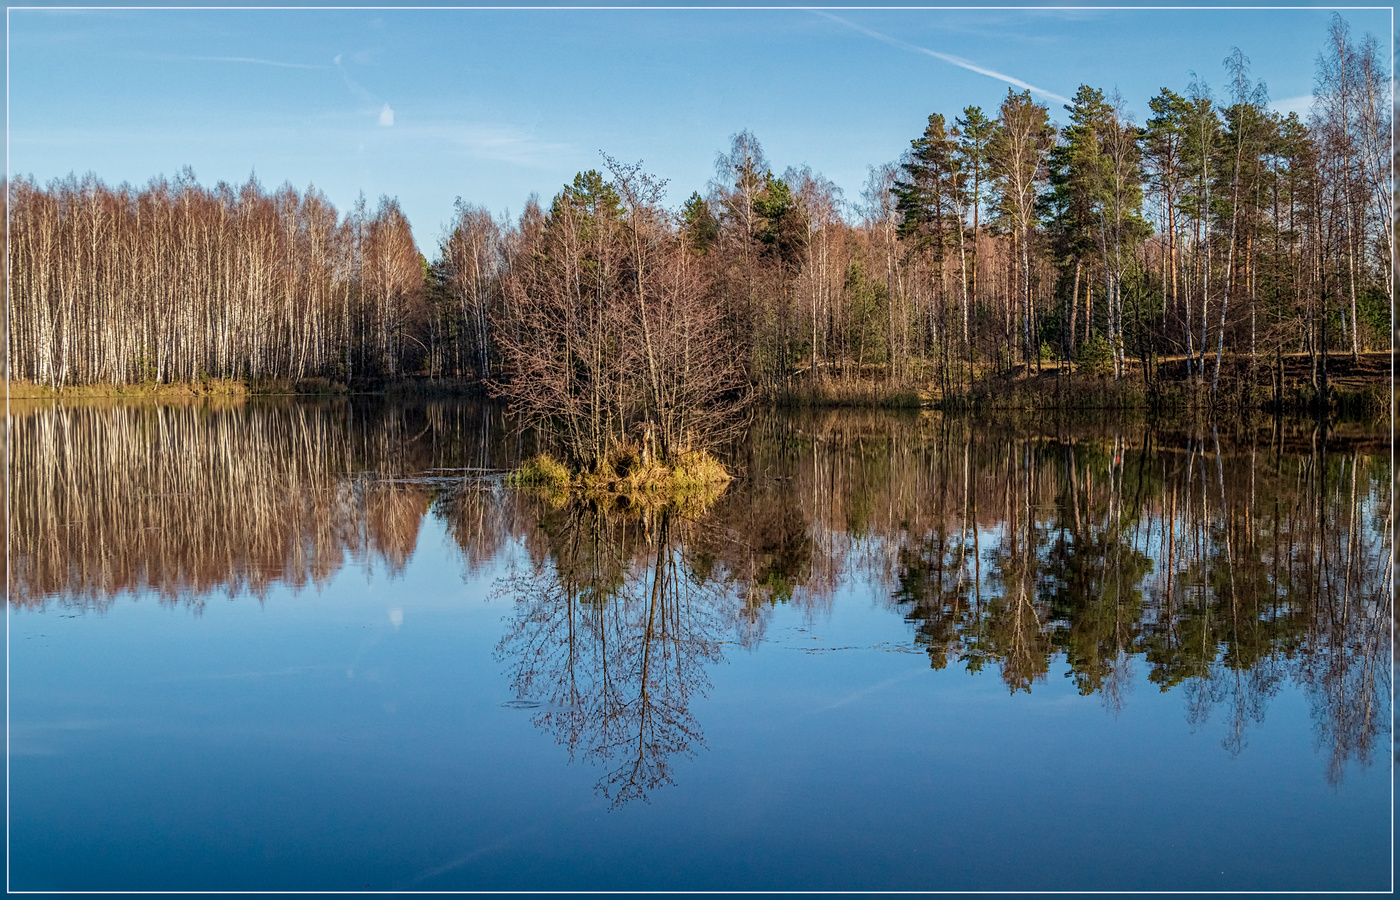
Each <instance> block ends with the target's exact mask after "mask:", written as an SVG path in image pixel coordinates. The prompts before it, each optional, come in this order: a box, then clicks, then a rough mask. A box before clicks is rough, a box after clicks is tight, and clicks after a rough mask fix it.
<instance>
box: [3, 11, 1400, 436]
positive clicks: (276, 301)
mask: <svg viewBox="0 0 1400 900" xmlns="http://www.w3.org/2000/svg"><path fill="white" fill-rule="evenodd" d="M1388 72H1389V64H1388V61H1387V60H1386V58H1385V56H1384V51H1383V50H1382V48H1381V45H1380V44H1379V43H1378V42H1377V40H1376V39H1375V38H1374V37H1372V36H1366V37H1364V38H1361V39H1357V38H1355V37H1354V36H1352V35H1351V34H1350V32H1349V30H1348V27H1347V25H1346V23H1345V21H1344V20H1342V19H1341V18H1340V17H1337V18H1334V20H1333V22H1332V26H1331V28H1330V30H1329V32H1328V34H1327V35H1326V37H1325V41H1324V42H1323V46H1322V49H1321V51H1320V53H1319V55H1318V58H1317V61H1316V89H1315V96H1314V103H1313V106H1312V111H1311V113H1310V114H1309V116H1308V117H1307V118H1306V119H1300V118H1299V117H1297V116H1296V115H1293V114H1290V115H1288V116H1282V115H1279V114H1278V113H1275V112H1272V111H1271V110H1270V109H1269V106H1268V97H1267V94H1266V90H1265V86H1264V84H1263V83H1262V82H1260V81H1257V80H1255V79H1254V78H1253V77H1252V76H1251V73H1250V69H1249V63H1248V60H1247V59H1246V58H1245V57H1244V56H1243V55H1242V54H1241V53H1240V52H1239V51H1238V50H1237V51H1235V52H1234V53H1232V54H1231V55H1230V57H1229V58H1227V59H1226V60H1225V61H1224V72H1223V75H1224V78H1223V84H1222V86H1221V87H1220V88H1219V89H1218V92H1215V93H1213V92H1212V89H1211V88H1210V87H1209V86H1208V85H1207V84H1206V82H1205V81H1204V80H1201V79H1199V78H1198V79H1194V80H1192V81H1191V82H1190V83H1189V84H1188V85H1186V87H1185V90H1184V91H1183V92H1178V91H1175V90H1170V89H1167V88H1163V89H1162V90H1161V91H1160V92H1159V93H1158V94H1157V95H1156V96H1154V97H1152V98H1151V99H1150V100H1149V101H1148V105H1147V114H1146V117H1145V119H1143V120H1141V121H1136V120H1135V119H1134V116H1133V114H1132V112H1130V110H1129V108H1128V105H1127V102H1126V101H1125V100H1124V99H1123V98H1121V97H1118V96H1107V95H1105V94H1104V92H1103V91H1101V90H1099V89H1096V88H1092V87H1090V86H1087V85H1085V86H1081V87H1080V88H1079V90H1078V92H1077V93H1076V94H1075V96H1074V98H1073V102H1072V104H1070V105H1069V106H1067V107H1065V108H1064V109H1063V110H1051V109H1049V108H1047V106H1046V105H1043V104H1040V103H1037V102H1035V100H1034V99H1033V98H1032V96H1031V95H1030V94H1029V93H1028V92H1021V93H1017V92H1015V91H1014V90H1012V91H1008V93H1007V95H1006V98H1005V99H1004V100H1003V102H1002V104H1001V106H1000V107H999V108H997V109H993V110H983V109H980V108H978V107H976V106H968V107H966V108H965V109H963V110H961V112H956V113H948V114H945V113H935V114H933V115H931V116H929V119H928V124H927V127H926V128H925V130H924V131H923V133H922V134H920V135H915V136H913V137H912V140H911V144H910V147H909V149H908V150H907V151H906V152H905V154H904V156H903V157H902V158H901V159H900V160H899V161H896V162H890V163H887V164H884V165H880V166H874V167H872V168H871V171H870V176H869V180H868V183H867V185H866V186H865V189H864V191H863V192H862V194H861V196H860V197H859V198H848V197H845V196H843V195H842V192H841V191H840V189H839V188H837V187H836V186H835V185H833V184H832V183H831V182H830V181H829V180H827V179H826V178H824V177H823V176H821V175H820V174H819V173H816V172H814V171H811V170H810V169H809V168H807V167H788V168H787V169H786V170H784V171H782V172H781V174H778V170H777V169H775V167H774V165H773V164H772V163H770V161H769V160H768V159H767V157H766V156H765V154H764V152H763V149H762V147H761V146H760V144H759V142H758V140H757V139H756V138H755V137H754V135H753V134H751V133H750V132H749V131H742V132H740V133H738V134H737V135H735V136H734V137H733V139H732V142H731V145H730V147H729V148H728V149H727V150H725V151H723V152H720V153H719V154H718V155H717V162H716V172H715V177H714V179H713V180H712V181H711V182H710V183H709V184H708V185H706V186H704V191H703V193H702V192H701V191H699V190H697V191H695V192H694V193H691V194H690V196H689V198H688V199H687V200H686V201H685V202H684V203H683V204H681V205H680V206H679V208H667V207H666V206H665V205H664V203H663V198H664V196H665V194H666V188H667V184H666V182H665V181H664V180H662V179H659V178H657V177H656V176H653V175H650V174H647V173H646V172H644V171H643V170H642V169H641V167H640V165H626V164H623V163H619V162H618V161H616V160H613V159H611V158H607V157H604V160H603V165H602V166H600V171H587V172H582V173H580V174H579V175H578V176H577V177H576V178H575V179H574V180H573V182H572V183H571V184H569V185H567V186H565V187H564V188H563V189H562V190H561V191H559V192H558V193H557V194H556V195H555V196H554V197H553V198H552V200H550V201H549V202H548V203H547V204H546V203H541V202H539V201H537V200H536V199H535V198H534V197H532V198H531V199H530V200H529V201H528V202H527V203H526V204H525V206H524V211H523V212H522V213H521V214H520V216H519V217H518V218H516V219H513V220H510V221H504V220H499V219H497V218H495V217H493V216H492V215H491V214H489V213H488V212H487V211H485V210H483V209H481V208H479V207H476V206H473V205H471V204H470V203H465V202H462V201H460V200H459V201H458V207H457V214H456V217H455V219H454V221H453V222H452V223H451V225H450V226H449V227H448V228H447V229H446V232H445V234H443V235H442V237H441V239H440V241H439V242H438V246H437V247H436V248H435V250H433V251H432V257H433V258H432V259H431V260H429V259H428V258H427V257H426V256H425V255H424V253H423V252H422V250H421V249H420V247H419V245H418V244H417V243H416V242H415V238H414V236H413V235H412V233H411V231H410V228H409V224H408V222H407V220H406V219H405V217H404V216H403V214H402V212H401V211H400V209H399V207H398V205H397V204H396V202H395V201H394V200H392V199H389V198H384V199H382V200H381V201H380V202H379V204H378V205H377V206H375V207H371V206H369V205H368V204H367V203H366V202H365V201H364V199H363V197H362V198H361V199H360V201H359V202H358V203H357V204H355V205H354V206H353V207H352V208H351V209H350V210H348V212H346V213H344V214H342V213H340V212H338V211H337V210H336V209H335V208H334V207H333V206H332V205H331V204H330V203H329V202H328V201H327V199H326V198H325V197H324V195H322V194H321V193H319V192H318V191H317V190H316V189H315V188H308V189H307V190H306V191H304V192H299V191H297V190H296V189H294V188H293V187H291V186H290V185H286V186H283V187H281V188H279V189H278V190H276V191H272V192H269V191H268V190H266V189H265V188H263V187H262V186H261V185H260V184H259V183H258V182H257V181H256V180H250V181H249V182H248V183H247V184H245V185H243V186H241V187H234V186H229V185H227V184H219V185H217V186H215V187H213V188H207V187H203V186H201V185H200V184H199V183H197V182H196V180H195V178H194V175H193V173H190V172H189V171H188V170H187V171H186V172H185V173H183V174H182V175H180V176H179V177H177V178H175V179H174V180H173V181H172V180H167V179H164V178H161V179H156V180H154V181H152V182H151V183H149V184H148V185H146V186H144V187H141V188H132V187H130V186H127V185H122V186H120V187H116V188H112V187H110V186H108V185H106V184H104V183H102V182H101V181H100V180H99V179H97V178H96V177H95V176H91V175H89V176H87V177H85V178H82V179H78V178H75V177H69V178H68V179H65V180H60V181H55V182H51V183H49V184H48V185H46V186H40V185H38V184H36V183H35V182H33V181H32V180H26V179H23V178H20V179H17V180H15V181H13V182H12V183H11V184H10V186H9V189H8V197H7V201H8V204H9V217H10V252H9V267H10V268H9V274H10V286H11V294H10V296H11V299H12V307H11V311H10V325H11V329H10V334H9V341H8V345H7V353H8V361H9V366H10V373H11V376H12V377H14V378H18V379H25V380H29V381H33V382H36V383H40V384H45V385H51V386H64V385H76V384H92V383H117V384H125V383H132V382H142V381H154V382H168V381H194V380H198V379H202V378H210V377H217V378H228V379H244V380H257V379H263V378H285V379H292V380H299V379H305V378H311V377H318V378H326V379H331V380H335V381H339V382H343V383H347V384H352V385H364V384H372V383H375V382H382V381H383V380H385V379H394V378H399V377H403V376H409V375H416V376H420V377H421V376H427V377H432V378H444V377H450V378H465V379H481V380H487V381H490V382H491V383H494V384H496V385H498V388H500V389H504V390H507V391H509V392H510V396H511V398H512V399H513V401H514V402H515V403H516V405H517V407H518V408H519V409H520V410H521V411H522V412H525V413H526V414H527V415H533V416H535V417H536V418H538V417H542V416H546V415H548V416H551V417H557V418H558V419H559V420H560V422H561V429H562V431H563V433H564V434H565V437H566V442H567V444H568V446H569V447H570V448H571V452H573V453H574V454H575V455H577V456H589V455H596V449H595V448H596V447H597V446H599V445H600V444H604V443H606V442H607V441H609V440H614V439H617V438H618V436H619V435H621V434H624V433H628V432H629V430H631V429H633V428H634V427H635V426H636V424H637V423H638V422H645V423H647V425H648V427H651V428H655V429H657V430H658V432H659V438H660V439H661V440H662V442H663V443H666V442H670V443H679V444H685V443H687V442H688V441H689V439H690V436H691V435H693V434H694V433H696V432H705V431H707V430H709V429H711V428H712V427H713V426H714V424H715V417H714V416H712V415H707V414H706V413H705V412H703V411H705V410H710V409H713V408H714V407H715V405H716V403H717V402H718V401H719V400H720V399H725V400H726V401H734V400H736V399H739V398H741V397H742V395H744V394H746V393H749V392H757V393H759V394H767V395H770V396H775V395H780V394H782V393H783V392H784V391H787V390H791V389H793V386H794V385H800V384H802V383H804V382H807V383H810V382H812V381H814V380H838V381H839V380H843V379H844V380H859V379H866V380H871V379H881V380H887V381H889V382H891V383H904V384H920V385H924V386H929V387H933V388H935V389H938V390H942V391H943V392H945V393H946V392H949V391H957V390H962V389H966V388H968V387H969V386H971V385H972V384H973V383H974V382H976V381H977V380H979V379H986V378H988V377H993V376H996V375H1000V374H1007V373H1011V372H1030V371H1042V370H1044V369H1045V368H1047V367H1049V368H1052V369H1055V370H1056V371H1060V370H1061V366H1060V365H1059V364H1060V363H1061V362H1062V361H1072V362H1074V363H1076V366H1075V369H1076V370H1078V371H1089V372H1094V373H1099V374H1105V375H1112V376H1114V377H1115V378H1117V377H1122V376H1124V375H1129V374H1132V375H1134V377H1143V378H1145V379H1146V381H1147V382H1148V383H1149V384H1151V383H1152V382H1153V380H1154V379H1155V378H1158V377H1159V376H1160V372H1161V367H1162V365H1163V361H1164V360H1170V361H1172V363H1173V365H1175V366H1176V368H1177V370H1179V371H1183V372H1187V373H1189V375H1191V376H1194V377H1195V378H1197V379H1199V382H1200V384H1201V385H1202V387H1203V389H1206V390H1211V391H1214V390H1215V388H1216V387H1217V385H1218V381H1219V377H1220V374H1219V373H1220V371H1221V360H1222V357H1232V358H1234V359H1237V360H1238V359H1247V360H1248V364H1249V366H1250V367H1251V368H1254V369H1257V370H1259V371H1261V372H1262V371H1266V370H1268V369H1269V367H1271V366H1279V367H1280V370H1281V366H1282V361H1283V358H1284V357H1285V356H1288V355H1292V354H1306V356H1307V358H1308V359H1309V360H1310V361H1311V362H1312V365H1311V371H1312V372H1313V373H1314V377H1317V375H1316V373H1317V372H1318V371H1319V361H1321V371H1322V373H1323V374H1322V376H1321V377H1322V378H1323V379H1324V384H1323V385H1322V389H1323V391H1324V393H1325V387H1326V386H1325V377H1326V374H1325V373H1326V365H1325V358H1326V356H1327V355H1328V354H1332V355H1350V356H1354V355H1356V354H1358V353H1361V352H1364V351H1367V350H1374V349H1389V347H1390V345H1391V318H1390V309H1391V303H1392V299H1393V284H1394V278H1393V262H1392V241H1393V225H1392V222H1393V216H1392V209H1391V203H1392V193H1391V180H1390V179H1391V171H1390V169H1391V157H1390V151H1391V142H1390V134H1391V110H1392V105H1391V104H1392V98H1391V91H1390V86H1389V80H1388ZM672 196H674V194H673V195H672ZM1065 368H1066V370H1067V369H1068V367H1065ZM501 386H505V387H501ZM512 386H513V387H512Z"/></svg>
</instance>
